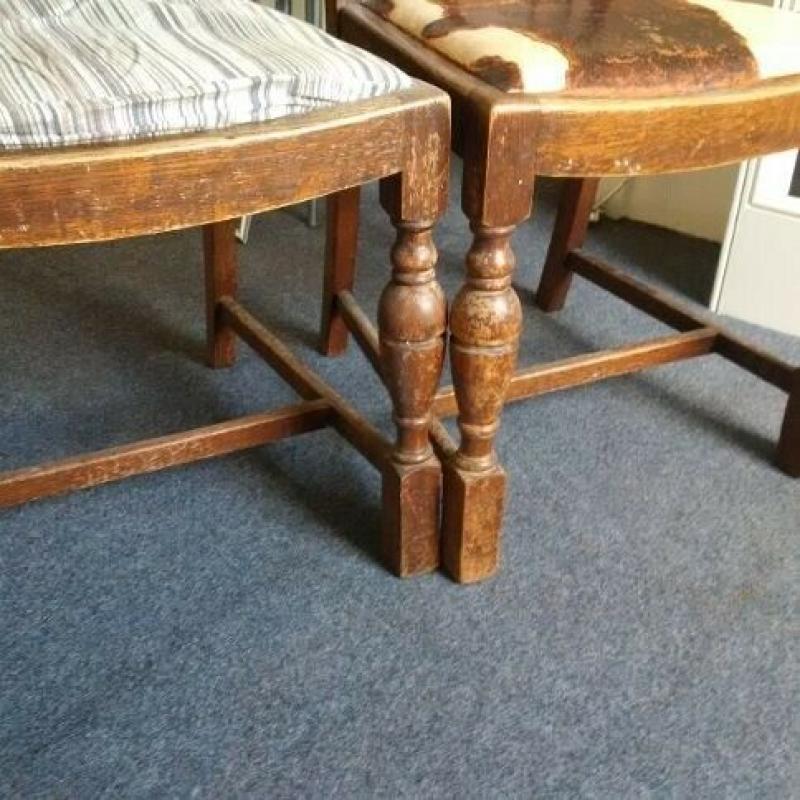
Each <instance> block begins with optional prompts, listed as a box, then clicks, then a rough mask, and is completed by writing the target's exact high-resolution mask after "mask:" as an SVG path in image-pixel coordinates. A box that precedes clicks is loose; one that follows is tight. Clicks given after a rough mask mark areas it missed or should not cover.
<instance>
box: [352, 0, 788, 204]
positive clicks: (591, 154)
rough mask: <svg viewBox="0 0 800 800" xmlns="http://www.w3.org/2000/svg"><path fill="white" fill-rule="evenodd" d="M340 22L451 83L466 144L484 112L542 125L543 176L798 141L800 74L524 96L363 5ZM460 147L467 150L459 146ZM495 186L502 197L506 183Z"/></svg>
mask: <svg viewBox="0 0 800 800" xmlns="http://www.w3.org/2000/svg"><path fill="white" fill-rule="evenodd" d="M338 25H339V33H340V35H341V36H342V38H344V39H346V40H347V41H349V42H352V43H353V44H357V45H359V46H360V47H364V48H366V49H367V50H371V51H372V52H374V53H376V54H377V55H380V56H382V57H383V58H386V59H387V60H389V61H391V62H393V63H395V64H397V65H398V66H399V67H401V68H402V69H404V70H406V71H407V72H409V73H410V74H412V75H415V76H416V77H418V78H421V79H422V80H425V81H428V82H430V83H434V84H436V85H438V86H441V87H442V88H443V89H445V90H446V91H447V92H448V93H449V94H450V96H451V99H452V102H453V113H454V118H453V127H454V131H455V132H456V141H457V144H458V143H461V142H466V141H468V140H469V136H468V135H466V134H464V132H463V128H464V126H465V125H468V122H466V121H465V119H466V117H468V116H469V115H471V114H473V113H474V112H475V111H478V112H479V113H480V114H483V115H485V116H486V118H491V119H494V120H497V119H500V118H504V117H507V116H508V117H511V118H512V119H514V120H516V121H517V124H525V125H527V126H528V128H529V130H531V131H535V135H531V136H530V137H529V139H528V141H527V142H526V149H527V152H528V153H529V154H530V157H531V159H532V160H533V161H534V162H535V164H536V169H535V171H536V174H538V175H550V176H554V177H602V176H625V175H655V174H661V173H665V172H684V171H687V170H693V169H704V168H706V167H712V166H719V165H721V164H729V163H734V162H737V161H744V160H746V159H748V158H752V157H755V156H759V155H765V154H767V153H774V152H778V151H781V150H789V149H792V148H794V147H797V143H798V130H800V76H790V77H785V78H772V79H769V80H765V81H761V82H759V83H757V84H755V85H752V86H743V87H742V86H740V87H735V88H731V89H719V90H714V91H700V92H690V93H683V94H668V93H667V94H663V95H659V96H657V97H621V96H619V94H618V93H616V92H615V93H613V94H610V95H608V96H605V97H581V96H576V95H574V94H570V93H568V92H560V93H555V94H536V95H530V94H526V95H515V94H509V93H506V92H503V91H501V90H499V89H497V88H495V87H493V86H490V85H489V84H487V83H486V82H484V81H483V80H481V79H480V78H478V77H476V76H475V75H471V74H470V73H468V72H467V71H465V70H464V69H462V68H461V67H459V66H458V65H457V64H455V63H453V62H452V61H450V60H449V59H447V58H444V57H443V56H441V55H440V54H439V53H436V52H434V51H433V50H431V49H430V48H428V47H426V46H425V45H423V44H421V43H420V42H419V41H418V40H417V39H415V38H413V37H412V36H410V35H409V34H407V33H405V32H403V31H401V30H399V29H398V28H397V27H395V26H394V25H392V24H391V23H390V22H388V21H386V20H384V19H381V18H380V17H379V16H378V15H377V14H375V13H374V12H373V11H371V10H370V9H368V8H366V7H364V6H363V5H362V4H360V3H358V2H351V3H348V4H347V5H346V6H345V7H344V8H342V10H341V11H340V13H339V20H338ZM654 131H658V135H657V136H655V135H653V133H654ZM457 150H458V152H462V151H463V148H462V147H461V145H460V144H459V146H458V147H457ZM505 188H506V189H508V188H510V187H505ZM496 191H497V193H498V194H500V195H502V190H501V188H500V187H498V188H497V189H496Z"/></svg>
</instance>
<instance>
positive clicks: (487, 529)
mask: <svg viewBox="0 0 800 800" xmlns="http://www.w3.org/2000/svg"><path fill="white" fill-rule="evenodd" d="M506 483H507V477H506V473H505V471H504V470H503V469H502V467H499V466H496V467H494V468H492V469H490V470H487V471H486V472H468V471H466V470H462V469H459V468H458V467H456V466H454V465H452V464H448V465H446V466H445V468H444V526H443V529H442V565H443V566H444V569H445V571H446V572H447V574H448V575H450V577H451V578H453V580H455V581H457V582H458V583H477V582H478V581H482V580H486V579H487V578H490V577H492V575H494V574H495V572H497V568H498V566H499V563H500V533H501V530H502V526H503V511H504V508H505V496H506Z"/></svg>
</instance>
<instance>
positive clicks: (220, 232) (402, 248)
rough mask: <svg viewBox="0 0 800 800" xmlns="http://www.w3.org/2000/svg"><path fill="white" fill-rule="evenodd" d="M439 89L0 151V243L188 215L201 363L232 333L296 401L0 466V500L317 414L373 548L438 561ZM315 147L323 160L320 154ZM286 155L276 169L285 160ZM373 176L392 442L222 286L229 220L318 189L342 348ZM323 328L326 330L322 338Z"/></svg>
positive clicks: (110, 233)
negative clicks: (378, 495) (331, 437)
mask: <svg viewBox="0 0 800 800" xmlns="http://www.w3.org/2000/svg"><path fill="white" fill-rule="evenodd" d="M449 141H450V125H449V103H448V100H447V97H446V95H444V94H443V93H441V92H440V91H438V90H435V89H433V88H432V87H429V86H425V85H423V84H419V83H415V84H414V85H412V87H411V88H410V89H408V90H406V91H403V92H398V93H396V94H394V95H389V96H384V97H379V98H375V99H373V100H369V101H364V102H360V103H345V104H340V105H337V106H335V107H334V108H331V109H328V110H322V111H317V112H314V113H310V114H307V115H303V116H300V117H292V118H287V119H282V120H278V121H275V122H270V123H264V124H262V125H251V126H240V127H237V128H233V129H229V130H226V131H221V132H217V133H213V134H203V135H196V136H185V137H172V138H165V139H156V140H153V141H148V142H140V143H135V144H125V145H108V146H102V147H91V148H65V149H63V150H57V151H55V150H49V151H48V150H42V151H35V152H34V151H30V152H23V153H5V154H0V247H3V248H11V247H37V246H43V245H49V244H70V243H76V242H82V241H102V240H106V239H114V238H122V237H125V236H135V235H139V234H146V233H157V232H162V231H167V230H173V229H177V228H181V227H188V226H203V243H204V254H205V274H206V308H207V323H208V361H209V363H210V365H211V366H215V367H222V366H228V365H230V364H231V363H232V362H233V361H234V358H235V349H234V342H235V337H240V338H242V339H243V340H244V341H245V342H246V343H247V344H249V345H250V346H251V347H252V348H253V349H254V350H255V351H256V352H257V353H259V354H260V355H261V356H262V357H263V358H264V360H265V361H266V362H267V363H268V364H269V365H270V366H271V367H273V368H274V370H275V371H276V372H277V373H278V375H280V376H281V377H282V378H284V379H285V380H286V381H287V382H288V383H289V384H290V385H291V386H292V387H293V388H294V389H295V390H296V391H297V392H298V394H299V395H300V396H301V397H303V398H304V399H305V400H306V402H305V403H301V404H299V405H297V406H293V407H291V408H288V409H282V410H279V411H276V412H270V413H267V414H260V415H254V416H250V417H244V418H242V419H239V420H232V421H230V422H226V423H222V424H220V425H214V426H209V427H207V428H201V429H199V430H196V431H189V432H187V433H182V434H175V435H173V436H168V437H163V438H160V439H151V440H147V441H144V442H139V443H136V444H132V445H127V446H125V447H122V448H112V449H110V450H104V451H101V452H99V453H94V454H89V455H87V456H80V457H78V458H72V459H66V460H64V461H61V462H57V463H54V464H49V465H44V466H42V467H34V468H31V469H27V470H21V471H20V470H18V471H16V472H13V473H8V474H5V475H0V505H3V504H6V505H10V504H14V503H18V502H24V501H26V500H30V499H35V498H38V497H43V496H47V495H51V494H56V493H59V492H62V491H69V490H72V489H76V488H83V487H88V486H92V485H97V484H99V483H104V482H108V481H111V480H118V479H120V478H123V477H129V476H131V475H135V474H140V473H143V472H151V471H154V470H157V469H162V468H165V467H168V466H174V465H177V464H184V463H189V462H190V461H195V460H198V459H200V458H208V457H211V456H213V455H219V454H221V453H228V452H233V451H234V450H239V449H243V448H246V447H254V446H256V445H259V444H263V443H265V442H268V441H273V440H275V439H278V438H282V437H284V436H289V435H294V434H297V433H303V432H305V431H308V430H314V429H316V428H320V427H324V426H326V425H330V426H333V427H334V428H335V429H336V430H337V431H338V432H339V433H340V434H341V435H342V436H343V437H344V439H345V440H346V441H347V442H349V443H350V444H351V445H352V446H353V447H354V448H355V449H356V450H358V451H359V452H360V453H361V454H362V455H364V456H365V457H366V458H367V459H368V460H369V461H370V462H371V463H372V464H373V465H374V466H375V467H376V468H377V469H379V470H380V471H381V472H382V474H383V501H384V508H383V518H384V530H383V546H384V551H385V553H386V557H387V561H388V563H389V566H390V567H391V568H392V569H393V570H394V571H395V572H396V573H397V574H399V575H412V574H416V573H418V572H424V571H428V570H430V569H432V568H434V567H435V566H436V565H437V563H438V519H439V504H440V484H441V467H440V465H439V462H438V461H437V460H436V458H435V457H434V455H433V451H432V450H431V447H430V445H429V444H428V426H429V425H430V422H431V405H432V402H433V395H434V393H435V390H436V387H437V385H438V381H439V375H440V371H441V366H442V359H443V350H444V330H445V323H446V311H445V302H444V295H443V293H442V291H441V289H440V288H439V286H438V284H437V283H436V280H435V274H434V269H435V262H436V251H435V248H434V246H433V240H432V237H431V229H432V227H433V225H434V223H435V221H436V220H437V219H438V217H439V216H440V215H441V214H442V212H443V210H444V208H445V206H446V201H447V195H446V189H447V179H448V159H449ZM320 153H324V155H325V157H324V158H321V157H320ZM287 164H291V169H287V168H286V165H287ZM370 180H381V181H382V187H381V195H382V200H383V202H384V204H385V206H386V208H387V210H388V211H389V213H390V216H391V218H392V221H393V223H394V224H395V226H396V227H397V230H398V241H397V244H396V246H395V248H394V250H393V252H392V261H393V272H392V279H391V282H390V284H389V287H388V288H387V291H386V292H385V293H384V299H383V301H382V311H381V319H382V323H381V336H380V343H379V350H380V353H379V357H378V359H377V360H378V361H379V362H380V365H381V367H382V372H383V375H384V377H385V381H386V385H387V386H388V387H389V389H390V394H391V397H392V400H393V403H394V406H395V412H396V413H395V418H396V421H397V427H398V438H397V442H396V443H395V444H394V445H392V444H391V443H390V442H389V441H388V440H386V439H385V438H384V437H383V436H382V435H381V433H380V432H379V431H378V430H377V429H376V428H375V427H374V426H372V425H371V424H370V423H369V422H367V420H365V419H364V418H363V417H362V416H361V415H360V414H359V413H358V412H357V411H356V410H355V409H354V408H353V407H352V406H351V405H350V404H349V403H348V402H347V401H346V400H345V399H344V398H343V397H342V396H341V395H340V394H339V393H338V392H336V391H335V390H334V389H332V388H331V387H330V386H329V385H328V384H327V383H326V382H325V381H323V380H322V379H321V378H320V377H319V376H318V375H317V374H316V373H314V372H313V371H312V370H310V369H309V368H308V367H307V366H305V365H304V364H303V363H302V362H300V361H299V360H298V359H297V358H296V357H295V356H294V355H293V354H292V353H291V351H290V350H289V349H288V348H287V347H286V345H284V344H283V342H281V340H280V339H279V338H278V337H277V336H276V335H275V334H274V333H273V332H272V331H270V330H269V329H268V328H267V327H265V326H264V325H262V324H261V323H260V322H258V321H257V320H256V319H255V318H254V317H253V316H252V315H251V314H250V313H249V312H248V311H247V310H246V309H245V308H244V307H242V306H241V305H240V304H239V303H238V302H237V300H236V290H237V263H236V245H235V240H234V235H233V231H234V223H233V222H232V221H231V220H232V219H234V218H238V217H240V216H242V215H245V214H248V213H251V212H255V211H259V210H266V209H269V208H277V207H280V206H284V205H290V204H294V203H297V202H300V201H302V200H306V199H310V198H313V197H318V196H320V195H332V194H335V196H336V197H337V198H338V202H337V201H336V200H334V201H332V205H333V207H334V211H333V214H332V218H333V220H334V223H335V224H334V225H333V226H332V230H333V233H334V234H337V233H341V234H342V236H341V237H339V238H338V239H334V241H333V247H332V249H331V250H330V251H329V269H328V270H327V272H326V277H327V279H328V283H327V284H326V299H327V300H328V301H329V302H328V305H327V306H326V309H327V313H328V316H329V319H328V322H327V333H326V336H324V337H323V338H324V340H325V342H326V344H327V350H328V351H329V352H332V351H333V350H335V349H336V346H337V341H338V344H339V346H340V347H341V346H343V344H344V342H343V340H342V338H341V337H342V336H343V334H344V333H345V330H346V329H345V327H344V325H343V323H342V322H341V318H340V316H339V315H338V312H337V309H336V304H335V301H336V295H337V293H339V292H341V291H342V290H344V289H347V288H349V287H350V286H351V285H352V267H353V263H354V251H355V242H356V229H355V223H356V222H357V207H358V206H357V203H358V189H357V187H358V186H359V185H360V184H362V183H364V182H365V181H370ZM337 337H339V338H338V340H337Z"/></svg>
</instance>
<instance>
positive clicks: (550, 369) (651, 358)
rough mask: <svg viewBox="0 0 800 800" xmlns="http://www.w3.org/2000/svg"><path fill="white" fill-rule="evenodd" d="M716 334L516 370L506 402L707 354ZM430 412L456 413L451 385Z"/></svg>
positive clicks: (661, 340) (703, 333)
mask: <svg viewBox="0 0 800 800" xmlns="http://www.w3.org/2000/svg"><path fill="white" fill-rule="evenodd" d="M717 335H718V334H717V331H716V330H714V329H713V328H700V329H699V330H695V331H689V332H687V333H682V334H679V335H677V336H675V335H672V336H664V337H661V338H658V339H653V340H651V341H648V342H642V343H641V344H635V345H624V346H622V347H616V348H613V349H610V350H601V351H599V352H596V353H590V354H588V355H581V356H573V357H572V358H565V359H563V360H561V361H554V362H552V363H550V364H544V365H541V366H535V367H531V368H528V369H524V370H520V371H519V372H517V373H516V374H515V375H514V377H513V378H512V379H511V385H510V386H509V388H508V391H507V392H506V402H507V403H514V402H517V401H519V400H527V399H530V398H533V397H539V396H540V395H543V394H549V393H550V392H560V391H563V390H564V389H573V388H575V387H577V386H585V385H587V384H590V383H596V382H597V381H601V380H608V379H609V378H619V377H622V376H624V375H631V374H633V373H636V372H641V371H642V370H645V369H650V368H651V367H656V366H663V365H664V364H671V363H673V362H675V361H682V360H684V359H687V358H696V357H698V356H704V355H708V354H709V353H713V352H714V346H715V342H716V339H717ZM434 412H435V413H436V414H437V415H438V416H440V417H450V416H453V415H454V414H457V413H458V404H457V402H456V395H455V392H454V391H453V389H452V388H449V389H448V388H445V389H443V390H442V391H440V392H439V393H438V394H437V395H436V401H435V403H434Z"/></svg>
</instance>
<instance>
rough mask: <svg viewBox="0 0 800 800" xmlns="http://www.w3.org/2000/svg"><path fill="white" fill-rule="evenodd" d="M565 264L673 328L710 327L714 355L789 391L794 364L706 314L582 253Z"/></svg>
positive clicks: (571, 254) (574, 255) (568, 259)
mask: <svg viewBox="0 0 800 800" xmlns="http://www.w3.org/2000/svg"><path fill="white" fill-rule="evenodd" d="M567 264H568V266H569V268H570V269H572V270H573V271H574V272H576V273H578V274H579V275H581V276H582V277H584V278H586V279H587V280H590V281H592V283H594V284H596V285H597V286H601V287H602V288H603V289H606V290H607V291H608V292H610V293H611V294H613V295H615V296H616V297H619V298H620V299H621V300H624V301H626V302H627V303H630V304H631V305H632V306H635V307H636V308H638V309H639V310H640V311H644V312H645V313H646V314H649V315H650V316H652V317H655V318H656V319H658V320H661V322H664V323H665V324H667V325H670V326H671V327H673V328H677V329H678V330H691V329H693V328H701V327H705V326H708V327H712V328H713V329H714V330H715V331H716V334H717V337H716V343H715V348H714V350H715V352H716V353H719V355H721V356H723V357H724V358H727V359H728V360H729V361H733V362H734V363H735V364H737V365H738V366H740V367H742V368H743V369H746V370H747V371H748V372H751V373H752V374H753V375H756V376H757V377H759V378H761V380H764V381H767V383H771V384H772V385H773V386H776V387H777V388H778V389H782V390H783V391H785V392H788V391H789V390H790V389H791V386H792V380H793V375H794V373H795V367H794V366H793V365H791V364H789V363H788V362H786V361H783V360H782V359H780V358H778V357H777V356H774V355H772V354H771V353H768V352H766V351H765V350H762V349H761V348H759V347H757V346H756V345H753V344H751V343H749V342H746V341H745V340H744V339H742V338H741V337H739V336H737V335H736V334H734V333H731V332H730V331H727V330H726V329H725V328H724V327H723V326H721V325H719V324H717V323H715V322H711V321H710V319H709V318H708V316H709V315H704V314H701V313H699V312H696V311H694V310H693V309H691V308H689V307H688V306H686V305H685V304H684V303H681V302H680V301H678V300H677V299H675V298H674V297H672V296H671V295H670V294H668V293H667V292H664V291H661V290H660V289H655V288H653V287H651V286H648V285H647V284H645V283H642V282H641V281H637V280H636V279H635V278H631V277H630V276H629V275H626V274H625V273H624V272H623V271H622V270H619V269H616V268H615V267H612V266H610V265H609V264H605V263H603V262H602V261H599V260H598V259H595V258H589V257H588V256H586V255H584V254H582V253H570V255H569V256H568V257H567Z"/></svg>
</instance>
